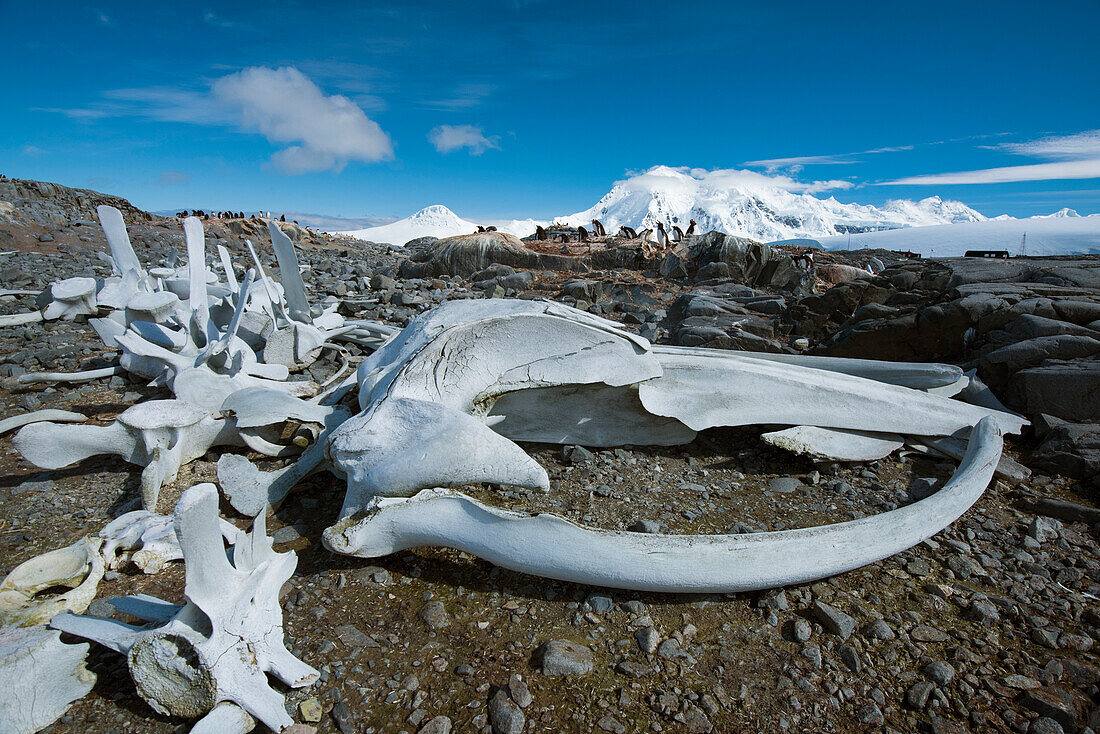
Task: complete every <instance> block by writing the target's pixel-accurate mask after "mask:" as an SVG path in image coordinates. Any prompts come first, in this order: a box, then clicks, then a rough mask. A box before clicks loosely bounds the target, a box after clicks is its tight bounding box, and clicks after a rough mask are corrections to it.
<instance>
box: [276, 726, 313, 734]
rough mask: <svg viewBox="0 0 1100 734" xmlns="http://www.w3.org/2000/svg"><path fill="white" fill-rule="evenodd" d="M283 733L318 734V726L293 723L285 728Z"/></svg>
mask: <svg viewBox="0 0 1100 734" xmlns="http://www.w3.org/2000/svg"><path fill="white" fill-rule="evenodd" d="M283 734H317V727H315V726H310V725H309V724H291V725H290V726H288V727H287V728H285V729H283Z"/></svg>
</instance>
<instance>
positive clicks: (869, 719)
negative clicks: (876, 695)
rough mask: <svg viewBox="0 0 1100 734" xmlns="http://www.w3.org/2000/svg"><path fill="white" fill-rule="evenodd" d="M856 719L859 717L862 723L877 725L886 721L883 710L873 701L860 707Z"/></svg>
mask: <svg viewBox="0 0 1100 734" xmlns="http://www.w3.org/2000/svg"><path fill="white" fill-rule="evenodd" d="M856 719H858V720H859V723H861V724H872V725H875V726H878V725H880V724H882V723H883V722H885V721H886V719H885V718H884V717H883V715H882V710H881V709H879V707H878V706H877V705H875V704H873V703H869V704H867V705H866V706H862V707H860V709H859V710H858V711H856Z"/></svg>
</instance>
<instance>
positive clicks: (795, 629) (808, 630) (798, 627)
mask: <svg viewBox="0 0 1100 734" xmlns="http://www.w3.org/2000/svg"><path fill="white" fill-rule="evenodd" d="M813 631H814V628H813V626H812V625H811V624H810V623H809V622H807V621H806V620H805V619H802V618H801V617H799V618H798V619H796V620H795V621H794V623H793V624H792V625H791V637H793V638H794V639H795V641H796V642H805V641H806V640H808V639H810V635H811V634H813Z"/></svg>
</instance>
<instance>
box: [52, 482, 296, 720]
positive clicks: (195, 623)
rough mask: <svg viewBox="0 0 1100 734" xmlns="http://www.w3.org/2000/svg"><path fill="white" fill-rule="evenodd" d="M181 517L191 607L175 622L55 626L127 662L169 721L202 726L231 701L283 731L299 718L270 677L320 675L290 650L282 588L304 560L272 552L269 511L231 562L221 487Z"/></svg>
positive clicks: (71, 620)
mask: <svg viewBox="0 0 1100 734" xmlns="http://www.w3.org/2000/svg"><path fill="white" fill-rule="evenodd" d="M175 518H176V519H175V523H176V527H177V528H178V532H179V540H180V546H181V547H182V548H183V555H184V574H185V582H184V599H185V604H184V605H183V606H182V607H176V608H175V609H176V610H175V611H174V612H172V616H171V617H170V618H168V619H167V621H164V622H163V623H162V624H160V626H158V627H154V628H151V629H149V628H143V627H134V626H131V625H128V624H124V623H121V622H117V621H115V620H110V619H98V618H95V617H84V616H78V615H73V614H63V615H59V616H57V617H55V618H54V619H53V621H52V622H51V626H52V627H54V628H55V629H59V630H62V631H64V632H68V633H70V634H74V635H78V636H80V637H85V638H87V639H91V640H94V641H96V642H98V643H100V644H102V645H105V646H107V647H109V648H111V649H112V650H116V651H118V652H121V653H123V654H125V655H126V656H127V664H128V665H129V668H130V676H131V678H133V680H134V684H135V686H136V687H137V690H138V693H139V694H140V695H141V696H142V698H144V699H145V700H146V701H147V702H148V703H149V705H150V706H152V707H153V709H154V710H155V711H157V712H159V713H161V714H167V715H173V716H182V717H186V718H196V717H199V716H204V715H206V714H207V713H208V712H209V711H210V710H211V709H213V708H214V707H215V706H216V705H217V704H218V703H221V702H223V701H230V702H232V703H235V704H237V705H238V706H240V707H241V708H242V709H244V710H245V711H247V712H248V713H249V714H251V715H252V716H255V717H256V718H257V719H259V720H260V721H261V722H263V723H264V724H265V725H267V726H268V727H270V728H271V729H273V730H275V731H281V730H282V729H283V728H285V727H287V726H289V725H290V724H291V723H292V719H291V718H290V716H289V715H288V714H287V712H286V710H285V706H284V698H283V695H282V694H281V693H279V692H277V691H276V690H275V689H273V688H272V687H271V685H270V683H269V682H268V680H267V674H271V675H273V676H275V677H276V678H278V679H279V680H281V681H283V682H284V683H286V684H287V685H289V686H291V687H295V688H298V687H303V686H307V685H310V684H311V683H313V682H314V681H315V680H316V679H317V677H318V674H317V671H316V670H314V669H313V668H311V667H310V666H308V665H306V664H305V663H303V662H302V661H300V660H298V659H297V658H295V657H294V656H293V655H292V654H291V653H290V652H289V651H288V650H287V649H286V647H285V646H284V644H283V622H282V614H281V610H280V608H279V589H280V588H281V587H282V585H283V584H284V583H285V582H286V581H287V580H288V579H289V578H290V576H291V574H292V573H293V572H294V567H295V565H296V564H297V558H296V556H295V555H294V553H293V552H288V553H275V552H274V551H273V550H272V541H271V538H269V537H267V535H266V533H265V520H264V514H263V513H260V514H259V515H258V516H257V517H256V519H255V522H254V524H253V528H252V532H251V533H245V532H243V531H240V532H239V533H238V534H237V538H236V543H235V544H234V546H233V560H232V562H230V561H229V560H228V559H227V558H226V553H225V548H224V546H223V544H222V538H221V530H220V527H219V523H218V493H217V490H216V489H215V488H214V485H212V484H198V485H195V486H194V487H191V488H190V489H188V490H187V491H186V492H184V493H183V496H182V497H181V498H180V501H179V503H178V504H177V505H176V511H175ZM136 601H137V605H136V606H140V607H142V608H145V609H146V610H148V612H149V613H148V614H147V615H146V616H148V617H159V618H160V619H164V618H165V617H164V615H165V613H166V612H168V611H169V610H171V609H172V605H168V604H167V603H165V602H160V601H159V600H157V599H152V598H150V597H142V598H138V599H137V600H136Z"/></svg>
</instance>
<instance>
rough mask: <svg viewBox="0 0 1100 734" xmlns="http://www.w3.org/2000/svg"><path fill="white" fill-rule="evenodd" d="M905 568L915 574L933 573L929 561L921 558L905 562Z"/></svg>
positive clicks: (925, 574)
mask: <svg viewBox="0 0 1100 734" xmlns="http://www.w3.org/2000/svg"><path fill="white" fill-rule="evenodd" d="M905 570H906V571H908V572H909V573H910V574H912V575H913V576H927V575H928V574H930V573H932V567H931V566H929V565H928V562H927V561H923V560H921V559H919V558H915V559H913V560H912V561H909V563H907V564H905Z"/></svg>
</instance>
